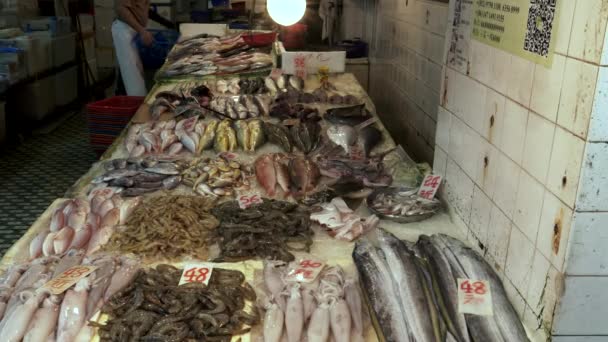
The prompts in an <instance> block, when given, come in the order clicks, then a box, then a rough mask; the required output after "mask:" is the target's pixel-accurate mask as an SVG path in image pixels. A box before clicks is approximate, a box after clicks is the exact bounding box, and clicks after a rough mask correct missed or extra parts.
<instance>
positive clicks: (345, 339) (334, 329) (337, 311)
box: [329, 299, 351, 342]
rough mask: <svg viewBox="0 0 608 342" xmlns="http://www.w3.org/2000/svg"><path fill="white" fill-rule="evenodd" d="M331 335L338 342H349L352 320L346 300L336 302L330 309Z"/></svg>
mask: <svg viewBox="0 0 608 342" xmlns="http://www.w3.org/2000/svg"><path fill="white" fill-rule="evenodd" d="M329 322H330V325H331V334H332V336H333V338H334V340H335V341H336V342H349V341H350V329H351V318H350V311H349V309H348V304H346V301H345V300H344V299H338V300H335V301H334V302H333V303H332V304H331V305H330V307H329Z"/></svg>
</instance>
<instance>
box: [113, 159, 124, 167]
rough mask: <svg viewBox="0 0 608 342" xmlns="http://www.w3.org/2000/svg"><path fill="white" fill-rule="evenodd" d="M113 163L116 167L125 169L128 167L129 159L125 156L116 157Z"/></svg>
mask: <svg viewBox="0 0 608 342" xmlns="http://www.w3.org/2000/svg"><path fill="white" fill-rule="evenodd" d="M112 164H113V165H114V168H116V169H124V168H125V167H127V160H126V159H124V158H119V159H114V160H112Z"/></svg>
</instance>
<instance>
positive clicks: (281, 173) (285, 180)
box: [274, 153, 290, 197]
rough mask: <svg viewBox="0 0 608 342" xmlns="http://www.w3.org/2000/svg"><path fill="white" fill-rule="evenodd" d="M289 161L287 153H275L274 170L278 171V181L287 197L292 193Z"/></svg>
mask: <svg viewBox="0 0 608 342" xmlns="http://www.w3.org/2000/svg"><path fill="white" fill-rule="evenodd" d="M288 161H289V159H288V158H287V156H286V155H284V154H282V153H276V154H275V155H274V170H275V172H276V177H277V183H278V184H279V186H280V187H281V190H283V193H284V194H285V197H287V196H288V195H289V193H290V180H289V168H288V167H287V165H286V163H287V162H288Z"/></svg>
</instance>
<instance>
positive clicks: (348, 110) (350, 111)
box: [325, 104, 368, 117]
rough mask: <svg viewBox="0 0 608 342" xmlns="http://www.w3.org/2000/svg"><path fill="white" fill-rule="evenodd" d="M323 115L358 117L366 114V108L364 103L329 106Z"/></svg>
mask: <svg viewBox="0 0 608 342" xmlns="http://www.w3.org/2000/svg"><path fill="white" fill-rule="evenodd" d="M325 115H326V116H327V115H329V116H334V117H353V116H354V117H358V116H368V113H367V110H365V104H360V105H356V106H348V107H338V108H331V109H328V110H327V112H326V113H325Z"/></svg>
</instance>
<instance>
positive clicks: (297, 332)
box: [285, 284, 304, 342]
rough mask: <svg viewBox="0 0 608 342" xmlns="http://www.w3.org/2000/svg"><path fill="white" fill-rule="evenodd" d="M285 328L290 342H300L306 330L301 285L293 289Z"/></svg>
mask: <svg viewBox="0 0 608 342" xmlns="http://www.w3.org/2000/svg"><path fill="white" fill-rule="evenodd" d="M285 328H286V330H287V341H288V342H300V340H301V339H302V331H303V330H304V303H303V302H302V296H301V295H300V285H298V284H296V285H294V286H293V287H292V288H291V296H290V297H289V300H288V301H287V307H286V308H285Z"/></svg>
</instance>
